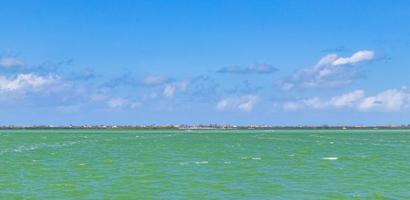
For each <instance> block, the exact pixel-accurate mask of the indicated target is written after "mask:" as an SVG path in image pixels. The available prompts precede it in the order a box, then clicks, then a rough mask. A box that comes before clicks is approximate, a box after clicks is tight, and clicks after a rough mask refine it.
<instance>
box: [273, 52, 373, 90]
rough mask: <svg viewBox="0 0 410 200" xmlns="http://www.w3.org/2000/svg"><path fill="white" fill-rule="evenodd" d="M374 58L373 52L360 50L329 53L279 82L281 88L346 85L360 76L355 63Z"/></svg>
mask: <svg viewBox="0 0 410 200" xmlns="http://www.w3.org/2000/svg"><path fill="white" fill-rule="evenodd" d="M373 59H375V53H374V52H373V51H369V50H362V51H358V52H356V53H354V54H353V55H352V56H350V57H338V56H337V55H336V54H329V55H326V56H324V57H323V58H321V59H320V60H319V61H318V63H317V64H316V65H315V66H313V67H310V68H306V69H301V70H298V71H296V72H295V73H294V74H293V76H292V77H290V78H288V80H286V81H283V82H282V83H281V88H282V89H283V90H290V89H292V88H332V87H339V86H343V85H348V84H350V83H352V82H353V81H354V79H357V78H358V77H360V68H358V67H357V66H355V65H356V64H358V63H360V62H364V61H370V60H373Z"/></svg>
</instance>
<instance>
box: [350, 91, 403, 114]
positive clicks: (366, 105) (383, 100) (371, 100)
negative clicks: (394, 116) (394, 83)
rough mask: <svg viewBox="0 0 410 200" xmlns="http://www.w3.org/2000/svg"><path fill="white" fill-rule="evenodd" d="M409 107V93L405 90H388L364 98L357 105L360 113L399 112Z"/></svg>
mask: <svg viewBox="0 0 410 200" xmlns="http://www.w3.org/2000/svg"><path fill="white" fill-rule="evenodd" d="M409 106H410V91H409V90H407V88H401V89H390V90H386V91H383V92H381V93H379V94H377V95H375V96H370V97H366V98H364V99H363V100H362V101H361V102H360V103H359V105H358V109H359V110H360V111H370V110H383V111H391V112H394V111H400V110H402V109H404V108H407V107H409Z"/></svg>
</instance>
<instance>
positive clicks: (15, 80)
mask: <svg viewBox="0 0 410 200" xmlns="http://www.w3.org/2000/svg"><path fill="white" fill-rule="evenodd" d="M60 80H61V78H60V77H59V76H57V75H51V74H49V75H47V76H40V75H36V74H32V73H28V74H18V75H16V76H12V77H6V76H0V91H1V92H16V91H29V90H31V91H38V90H40V89H42V88H45V87H46V86H52V85H54V84H55V83H57V82H59V81H60Z"/></svg>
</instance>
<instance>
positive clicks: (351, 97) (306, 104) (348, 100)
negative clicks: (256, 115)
mask: <svg viewBox="0 0 410 200" xmlns="http://www.w3.org/2000/svg"><path fill="white" fill-rule="evenodd" d="M409 106H410V90H408V89H407V88H406V87H403V88H400V89H389V90H385V91H382V92H380V93H378V94H376V95H373V96H366V95H365V93H364V91H363V90H355V91H353V92H350V93H347V94H343V95H340V96H335V97H332V98H330V99H329V100H322V99H320V98H318V97H314V98H308V99H302V100H297V101H290V102H285V103H284V104H283V108H284V109H285V110H288V111H294V110H299V109H303V108H309V109H324V108H333V109H341V108H353V109H356V110H358V111H361V112H366V111H386V112H397V111H401V110H403V109H406V108H408V107H409Z"/></svg>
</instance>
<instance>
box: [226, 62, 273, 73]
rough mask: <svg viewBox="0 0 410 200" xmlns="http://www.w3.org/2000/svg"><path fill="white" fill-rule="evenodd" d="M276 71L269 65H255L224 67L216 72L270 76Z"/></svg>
mask: <svg viewBox="0 0 410 200" xmlns="http://www.w3.org/2000/svg"><path fill="white" fill-rule="evenodd" d="M276 71H278V69H277V68H276V67H274V66H272V65H269V64H255V65H251V66H249V67H240V66H231V67H224V68H222V69H220V70H218V73H230V74H271V73H273V72H276Z"/></svg>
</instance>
